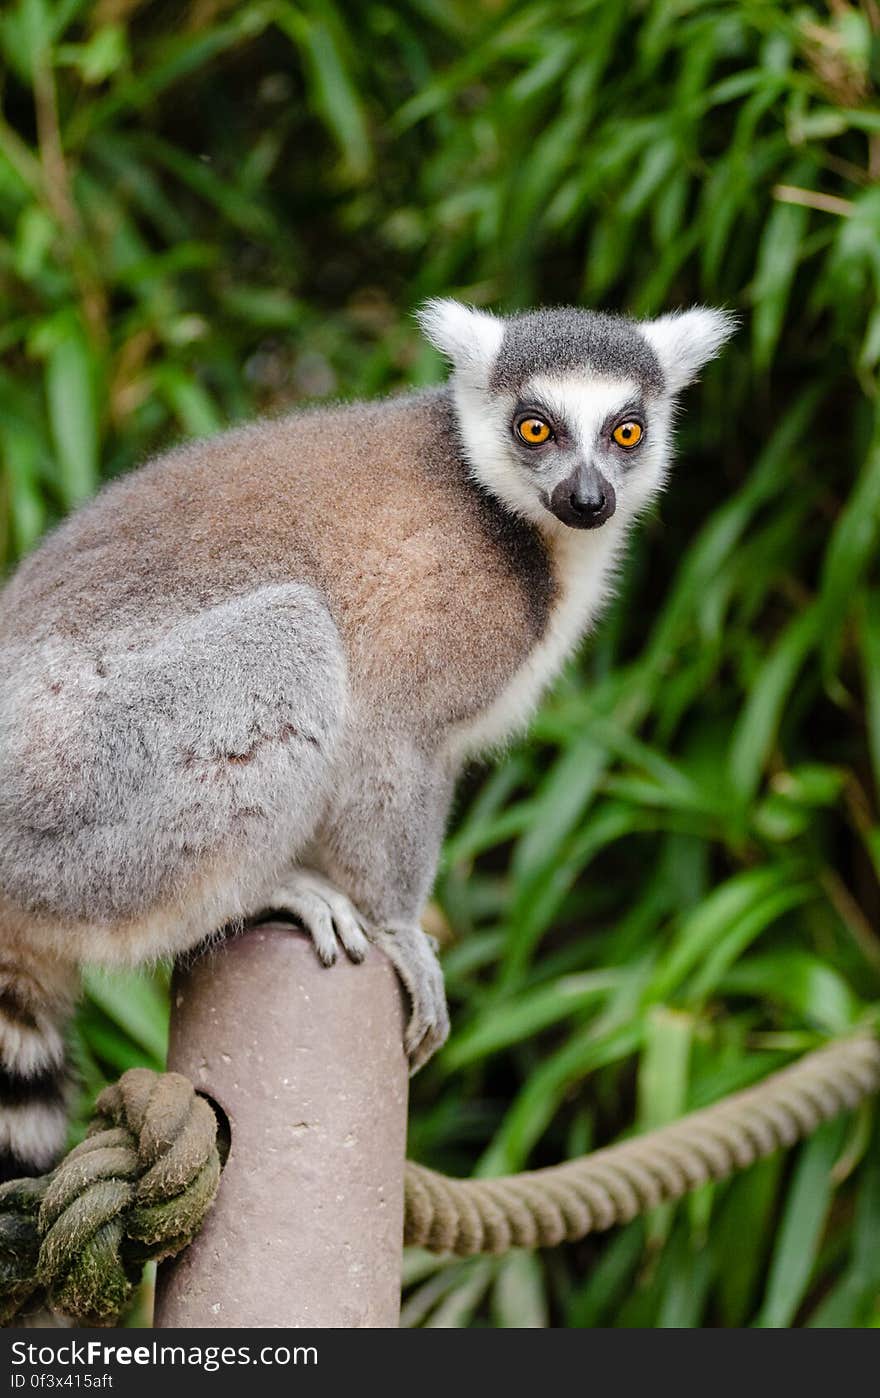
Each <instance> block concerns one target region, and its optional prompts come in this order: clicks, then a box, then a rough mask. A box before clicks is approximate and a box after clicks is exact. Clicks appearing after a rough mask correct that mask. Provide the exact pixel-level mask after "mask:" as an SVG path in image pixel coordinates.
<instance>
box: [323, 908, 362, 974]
mask: <svg viewBox="0 0 880 1398" xmlns="http://www.w3.org/2000/svg"><path fill="white" fill-rule="evenodd" d="M325 896H326V899H327V903H328V906H329V908H330V913H331V915H332V918H333V925H334V927H335V928H336V935H337V937H338V938H339V940H340V942H341V943H342V945H343V947H344V948H345V950H346V952H347V954H348V956H349V958H350V959H351V960H352V961H355V962H360V961H363V959H364V957H365V956H366V954H367V948H368V947H369V945H370V944H369V942H368V941H367V937H366V933H365V932H364V931H363V929H362V928H361V925H360V923H359V922H358V919H357V915H356V913H355V910H354V908H353V906H352V904H351V903H350V902H349V901H348V899H347V898H346V897H345V895H344V894H341V893H339V894H337V893H333V894H331V893H327V894H326V895H325Z"/></svg>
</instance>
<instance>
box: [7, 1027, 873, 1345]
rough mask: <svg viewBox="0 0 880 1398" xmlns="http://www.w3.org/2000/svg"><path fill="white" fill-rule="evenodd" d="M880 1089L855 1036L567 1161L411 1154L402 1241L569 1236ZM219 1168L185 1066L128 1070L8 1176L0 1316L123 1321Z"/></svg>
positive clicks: (196, 1216)
mask: <svg viewBox="0 0 880 1398" xmlns="http://www.w3.org/2000/svg"><path fill="white" fill-rule="evenodd" d="M878 1089H880V1041H878V1040H877V1039H876V1038H875V1037H874V1036H873V1035H872V1034H868V1033H860V1034H857V1035H854V1036H852V1037H850V1038H847V1039H841V1040H839V1041H838V1042H837V1043H833V1044H831V1045H829V1046H828V1047H827V1048H824V1049H820V1050H818V1051H817V1052H815V1053H811V1054H808V1055H807V1056H806V1057H805V1058H803V1059H801V1060H800V1062H798V1063H796V1064H794V1065H793V1066H792V1067H790V1068H786V1069H784V1070H783V1071H782V1072H780V1073H774V1074H773V1075H772V1076H771V1077H769V1078H766V1079H765V1081H764V1082H762V1083H760V1084H759V1085H758V1086H757V1087H752V1088H749V1089H748V1090H747V1091H745V1092H739V1093H736V1094H735V1095H734V1096H731V1097H726V1098H725V1099H724V1100H723V1101H721V1102H718V1103H716V1104H715V1106H712V1107H708V1108H707V1109H706V1110H705V1111H700V1112H693V1113H691V1115H690V1116H686V1117H683V1118H682V1119H681V1120H680V1121H676V1122H673V1123H672V1124H671V1125H669V1126H664V1127H662V1128H661V1129H660V1130H659V1131H651V1132H648V1133H647V1134H646V1135H644V1136H639V1137H637V1138H635V1139H633V1140H630V1141H626V1142H624V1143H623V1144H621V1145H616V1146H610V1147H608V1148H607V1149H605V1150H599V1151H595V1152H594V1153H593V1154H592V1155H587V1156H584V1157H583V1158H582V1159H580V1160H572V1161H569V1162H568V1163H566V1164H564V1165H556V1166H552V1167H550V1168H549V1169H546V1170H534V1171H531V1172H529V1173H526V1174H521V1175H511V1176H508V1177H506V1178H502V1179H473V1180H454V1179H450V1178H448V1177H447V1176H445V1175H438V1174H436V1173H435V1172H434V1171H433V1170H426V1169H425V1168H424V1167H423V1166H421V1165H414V1164H412V1163H411V1162H409V1163H408V1164H407V1167H406V1177H405V1183H406V1219H405V1230H404V1232H405V1241H406V1242H407V1243H416V1244H420V1245H421V1246H423V1247H427V1248H430V1249H432V1250H433V1251H435V1252H453V1253H457V1254H458V1255H459V1256H469V1255H471V1254H473V1253H478V1252H486V1253H500V1252H506V1251H507V1250H508V1249H509V1248H514V1247H522V1248H536V1247H553V1246H555V1245H556V1244H557V1243H561V1242H564V1241H569V1242H573V1241H576V1240H577V1239H578V1238H583V1237H585V1236H586V1235H587V1234H588V1233H591V1232H594V1231H597V1230H599V1229H604V1228H610V1227H612V1226H613V1225H614V1224H617V1223H626V1222H628V1221H629V1220H630V1219H631V1218H634V1217H635V1215H636V1214H638V1213H641V1212H643V1211H644V1210H646V1209H650V1208H653V1207H654V1206H655V1205H657V1204H660V1203H663V1202H664V1201H665V1200H670V1199H677V1198H679V1197H680V1196H681V1195H682V1194H686V1193H687V1192H688V1191H689V1190H692V1189H696V1188H697V1187H698V1186H699V1185H701V1184H704V1183H706V1182H707V1181H708V1180H720V1179H723V1178H725V1177H726V1176H727V1175H730V1174H733V1172H734V1171H735V1170H741V1169H744V1168H745V1167H746V1166H747V1165H751V1164H753V1163H754V1161H756V1160H759V1159H761V1158H762V1157H763V1156H766V1155H770V1154H771V1153H772V1152H773V1151H776V1150H779V1149H780V1148H781V1147H783V1146H790V1145H793V1144H794V1142H795V1141H797V1140H799V1139H800V1138H801V1137H803V1136H807V1135H809V1134H810V1133H811V1132H812V1131H815V1130H816V1128H817V1127H818V1126H819V1125H821V1123H822V1122H824V1121H828V1120H830V1118H831V1117H834V1116H836V1115H837V1114H838V1113H839V1112H842V1111H846V1110H849V1109H851V1108H853V1107H856V1106H857V1105H858V1104H859V1103H860V1102H861V1101H863V1100H864V1098H866V1097H867V1096H869V1094H871V1093H872V1092H876V1091H877V1090H878ZM219 1178H220V1161H219V1158H218V1154H217V1146H216V1120H215V1117H214V1113H213V1112H212V1110H211V1108H210V1106H209V1105H208V1103H207V1102H205V1101H204V1100H203V1099H202V1098H200V1097H198V1096H197V1095H196V1093H195V1091H194V1089H193V1086H192V1084H191V1083H190V1082H188V1081H187V1079H186V1078H183V1077H181V1076H180V1075H179V1074H178V1073H152V1072H150V1071H148V1070H147V1069H146V1068H133V1069H131V1070H130V1071H129V1072H127V1073H125V1074H124V1075H123V1077H121V1078H120V1080H119V1082H118V1083H116V1084H115V1085H114V1086H113V1087H109V1088H107V1089H106V1091H105V1092H103V1093H102V1094H101V1096H100V1097H99V1098H98V1102H97V1106H96V1116H95V1120H94V1121H93V1123H92V1125H91V1127H90V1130H89V1134H88V1136H87V1137H86V1139H85V1140H84V1141H83V1142H82V1144H81V1145H79V1146H77V1147H76V1149H75V1150H72V1151H71V1152H70V1154H69V1155H68V1156H67V1157H66V1159H64V1160H63V1161H62V1162H61V1164H60V1165H59V1166H58V1167H57V1169H55V1170H53V1171H52V1173H51V1174H49V1175H45V1176H43V1177H42V1178H40V1179H33V1180H13V1181H11V1182H10V1183H9V1184H6V1185H2V1186H0V1322H2V1323H4V1324H5V1323H8V1322H9V1321H10V1320H11V1319H12V1318H13V1317H14V1316H16V1315H18V1314H20V1313H21V1312H22V1310H34V1309H37V1308H39V1306H40V1305H43V1304H48V1305H50V1306H52V1307H54V1308H55V1309H57V1310H59V1311H62V1312H64V1313H65V1314H66V1315H69V1316H71V1317H72V1318H73V1319H74V1320H76V1321H78V1322H79V1323H80V1324H82V1325H95V1324H99V1325H100V1324H108V1323H112V1322H113V1321H114V1320H115V1319H116V1318H117V1317H118V1315H119V1314H120V1312H121V1311H122V1310H124V1308H125V1305H126V1304H127V1302H128V1300H129V1298H130V1295H131V1290H132V1286H133V1285H134V1283H135V1282H136V1281H137V1279H138V1277H139V1275H140V1271H141V1268H142V1266H143V1263H144V1262H145V1261H146V1260H147V1259H149V1258H157V1259H158V1258H163V1257H168V1256H171V1255H173V1254H174V1253H177V1252H179V1251H180V1250H181V1249H182V1248H184V1247H185V1246H186V1245H187V1243H189V1242H190V1241H191V1240H192V1239H193V1238H194V1237H195V1235H196V1234H197V1233H198V1231H199V1229H200V1227H201V1225H202V1221H203V1219H204V1217H205V1214H206V1213H207V1211H208V1209H209V1208H210V1206H211V1203H212V1202H213V1199H214V1195H215V1193H216V1190H217V1184H218V1181H219Z"/></svg>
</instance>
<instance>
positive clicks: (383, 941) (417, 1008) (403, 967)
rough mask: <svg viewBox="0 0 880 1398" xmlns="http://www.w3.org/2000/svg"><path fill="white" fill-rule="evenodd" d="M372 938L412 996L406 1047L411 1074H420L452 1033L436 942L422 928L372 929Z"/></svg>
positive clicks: (405, 1041)
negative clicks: (380, 930)
mask: <svg viewBox="0 0 880 1398" xmlns="http://www.w3.org/2000/svg"><path fill="white" fill-rule="evenodd" d="M370 940H371V941H372V942H375V944H376V946H378V947H380V948H381V950H382V951H384V952H385V955H386V956H387V957H388V960H389V961H390V962H391V964H392V966H393V967H394V969H395V971H396V972H397V974H398V976H399V977H400V979H401V981H402V982H403V986H404V989H405V990H406V993H407V995H408V996H409V999H410V1005H411V1011H410V1018H409V1022H408V1024H407V1026H406V1032H405V1035H404V1048H405V1050H406V1055H407V1057H408V1058H409V1064H410V1073H417V1072H418V1070H419V1069H420V1068H422V1067H424V1065H425V1064H426V1063H427V1061H428V1059H429V1058H431V1057H432V1055H433V1054H435V1053H436V1052H437V1050H438V1049H439V1048H440V1047H441V1046H442V1045H443V1044H444V1043H445V1042H446V1039H447V1037H448V1035H449V1011H448V1010H447V1008H446V991H445V988H444V985H443V972H442V970H441V969H440V963H439V961H438V960H437V954H436V950H435V948H436V943H435V941H434V938H433V937H428V936H427V935H426V933H424V932H423V931H422V929H421V928H420V927H403V928H398V929H396V930H393V929H388V930H385V931H382V932H373V933H371V935H370Z"/></svg>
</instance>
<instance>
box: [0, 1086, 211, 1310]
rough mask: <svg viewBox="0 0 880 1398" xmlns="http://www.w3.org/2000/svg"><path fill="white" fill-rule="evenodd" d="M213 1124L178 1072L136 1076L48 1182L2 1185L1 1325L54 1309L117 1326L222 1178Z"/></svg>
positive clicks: (109, 1095)
mask: <svg viewBox="0 0 880 1398" xmlns="http://www.w3.org/2000/svg"><path fill="white" fill-rule="evenodd" d="M216 1135H217V1122H216V1118H215V1116H214V1113H213V1111H212V1110H211V1108H210V1106H209V1105H208V1103H207V1102H206V1101H204V1100H203V1099H202V1098H201V1097H198V1096H197V1095H196V1093H195V1091H194V1089H193V1085H192V1083H191V1082H189V1081H188V1080H187V1079H186V1078H184V1077H181V1075H180V1074H179V1073H153V1072H150V1070H149V1069H147V1068H132V1069H130V1070H129V1071H128V1072H127V1073H125V1074H123V1076H122V1077H121V1078H120V1079H119V1082H117V1083H114V1084H113V1086H112V1087H108V1088H106V1089H105V1091H104V1092H102V1093H101V1095H100V1097H99V1098H98V1101H97V1103H96V1105H95V1117H94V1120H93V1121H92V1124H91V1126H90V1128H89V1133H88V1135H87V1137H86V1139H85V1140H84V1141H83V1142H81V1144H80V1145H78V1146H76V1147H75V1149H74V1150H72V1151H71V1152H70V1154H69V1155H68V1156H66V1157H65V1159H64V1160H62V1162H61V1164H60V1165H59V1166H58V1167H57V1169H55V1170H53V1171H52V1172H51V1174H48V1175H43V1176H42V1177H41V1178H38V1179H25V1180H11V1181H10V1182H9V1183H8V1184H4V1185H0V1322H2V1323H3V1324H6V1323H7V1322H8V1321H9V1320H11V1319H12V1318H13V1317H14V1316H15V1315H17V1314H19V1313H20V1312H21V1311H22V1310H23V1309H25V1308H26V1309H29V1310H36V1309H39V1308H40V1306H41V1305H49V1306H52V1307H53V1308H55V1309H56V1310H59V1311H62V1312H64V1314H66V1315H69V1316H72V1317H74V1318H75V1319H76V1320H77V1321H78V1322H79V1323H80V1324H83V1325H106V1324H108V1323H112V1321H113V1320H115V1319H116V1318H117V1317H118V1315H119V1313H120V1312H121V1311H122V1310H123V1309H124V1307H125V1305H126V1303H127V1301H128V1299H129V1297H130V1295H131V1291H132V1287H133V1285H134V1283H135V1282H136V1281H137V1280H138V1279H139V1277H140V1274H141V1270H142V1268H143V1264H144V1262H146V1261H148V1260H149V1259H151V1258H152V1259H160V1258H163V1257H169V1256H171V1255H172V1254H174V1253H176V1252H180V1250H181V1249H182V1248H184V1247H186V1245H187V1243H189V1242H191V1241H192V1239H193V1238H194V1237H195V1236H196V1234H197V1233H198V1231H199V1229H200V1228H201V1226H202V1221H203V1219H204V1217H205V1214H206V1213H207V1211H208V1209H209V1208H210V1207H211V1204H212V1203H213V1201H214V1195H215V1194H216V1192H217V1185H218V1182H219V1179H220V1159H219V1156H218V1153H217V1144H216Z"/></svg>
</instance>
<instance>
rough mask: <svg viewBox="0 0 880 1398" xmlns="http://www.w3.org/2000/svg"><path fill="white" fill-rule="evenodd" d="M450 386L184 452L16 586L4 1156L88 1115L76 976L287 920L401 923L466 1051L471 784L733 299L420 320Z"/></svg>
mask: <svg viewBox="0 0 880 1398" xmlns="http://www.w3.org/2000/svg"><path fill="white" fill-rule="evenodd" d="M421 323H422V325H423V327H424V330H425V331H426V333H427V335H428V337H429V338H430V340H431V341H433V343H434V345H435V346H437V347H438V348H439V349H440V350H441V351H442V352H443V353H444V354H445V355H446V356H447V357H448V359H449V360H450V361H451V364H452V375H451V379H450V381H449V383H448V384H447V385H445V386H443V387H440V388H436V389H430V390H427V391H421V392H413V393H405V394H403V395H401V396H399V397H394V398H390V399H385V400H383V401H380V402H372V403H354V404H350V405H346V406H334V407H329V408H318V409H316V410H311V411H305V412H298V413H295V414H294V415H293V416H289V417H285V418H283V419H281V420H279V421H270V422H262V423H259V424H257V425H255V426H250V427H245V428H239V429H235V430H233V431H230V432H227V433H226V434H225V435H223V436H220V437H216V438H213V439H212V440H210V441H208V442H199V443H195V444H189V445H185V446H181V447H179V448H177V449H176V450H174V451H172V452H170V453H169V454H168V455H166V456H163V457H161V458H160V459H158V460H155V461H152V462H150V463H149V464H147V465H146V466H144V467H142V468H141V469H140V470H137V471H135V472H134V473H132V474H131V475H129V476H128V477H126V478H124V479H122V480H120V481H118V482H116V483H115V484H112V485H110V486H109V487H108V488H107V489H105V490H104V491H103V492H102V493H101V494H100V495H99V496H98V497H97V499H95V500H94V501H93V502H92V503H91V504H90V505H88V506H87V507H86V508H84V509H82V510H81V511H80V512H79V513H77V514H75V515H73V517H72V518H70V519H69V520H67V521H66V522H65V523H64V524H62V525H61V527H60V528H58V529H57V530H56V531H55V532H54V533H53V534H51V535H50V536H49V537H48V538H47V539H46V540H45V541H44V542H43V544H42V545H41V546H40V547H39V548H38V549H37V551H36V552H35V553H34V554H33V555H32V556H31V557H30V558H28V559H26V560H25V562H24V563H23V564H22V565H21V567H20V568H19V570H18V572H17V574H16V575H15V576H14V577H13V579H12V581H11V582H10V583H9V584H8V586H7V587H6V589H5V591H4V592H3V593H2V596H0V1167H2V1172H3V1173H4V1174H6V1175H10V1174H21V1173H24V1172H27V1171H31V1172H32V1171H36V1170H40V1169H42V1168H44V1167H46V1166H47V1165H48V1164H49V1163H50V1162H51V1161H52V1159H53V1157H54V1156H55V1155H56V1153H57V1152H58V1150H59V1149H60V1147H61V1145H62V1143H63V1140H64V1134H65V1110H64V1096H65V1091H64V1080H65V1079H64V1070H63V1030H64V1023H65V1020H66V1017H67V1015H68V1013H69V1009H70V1005H71V1003H72V1000H73V996H74V990H75V983H76V974H75V968H76V966H77V963H79V962H82V961H91V962H104V963H116V964H120V963H121V964H133V963H138V962H143V961H145V960H149V959H152V958H156V957H162V956H167V955H174V954H175V953H178V952H182V951H184V950H186V949H187V948H190V947H192V946H194V945H195V944H197V943H198V942H199V941H200V940H202V939H203V938H204V936H205V934H206V932H208V931H209V930H210V929H211V928H214V927H221V926H227V925H229V924H230V923H235V922H237V921H240V920H241V919H244V918H248V917H251V916H253V915H256V914H259V913H261V912H263V911H267V910H270V909H279V910H281V909H283V910H287V911H288V912H290V913H292V914H293V915H294V916H295V917H296V918H297V919H298V920H300V921H301V922H302V923H303V924H304V926H305V927H306V928H307V930H308V931H309V932H310V933H311V936H312V938H313V940H314V944H315V947H316V949H317V952H318V955H319V956H320V958H321V960H322V961H324V962H326V963H328V964H329V963H330V962H332V961H333V960H334V958H335V957H336V954H337V947H338V945H339V944H341V946H342V947H343V948H344V950H345V951H346V952H347V954H348V955H349V956H350V957H351V958H352V959H353V960H355V961H357V960H359V959H361V958H362V956H363V955H364V952H365V949H366V946H367V942H368V941H375V942H377V943H379V944H380V945H381V946H382V947H383V948H384V949H385V950H386V952H387V953H388V955H389V957H390V958H391V960H392V962H393V964H394V965H395V966H396V968H397V970H398V972H399V974H400V976H401V979H402V980H403V983H404V985H405V987H406V989H407V991H408V993H409V998H410V1000H411V1004H412V1010H411V1018H410V1020H409V1025H408V1028H407V1032H406V1050H407V1053H408V1054H409V1057H410V1060H411V1063H412V1066H413V1068H415V1067H418V1066H419V1065H420V1064H421V1063H423V1062H424V1061H425V1060H426V1059H427V1058H428V1057H429V1056H430V1054H431V1053H432V1052H433V1051H434V1050H435V1049H436V1048H437V1047H438V1045H439V1044H441V1043H442V1042H443V1039H444V1038H445V1036H446V1033H447V1024H448V1022H447V1014H446V1005H445V997H444V992H443V980H442V974H441V971H440V968H439V965H438V962H437V959H436V957H435V954H434V951H433V948H432V944H431V943H430V942H429V940H428V938H427V937H426V936H425V935H424V933H423V932H422V931H421V930H420V928H419V919H420V914H421V912H422V908H423V905H424V902H425V900H426V898H427V896H428V894H429V891H430V888H431V883H432V880H433V877H434V871H435V865H436V860H437V855H438V850H439V847H440V841H441V837H442V834H443V828H444V822H445V819H446V815H447V810H448V807H449V804H450V798H451V793H452V788H453V782H454V780H455V777H456V775H457V773H458V771H459V769H460V767H461V765H462V763H463V761H464V759H465V757H466V756H467V754H469V753H471V752H473V751H475V750H479V749H485V748H486V747H488V746H491V745H492V744H496V743H498V742H499V741H500V740H502V739H503V738H505V737H506V736H507V735H509V734H510V733H512V732H513V731H514V730H516V729H517V728H518V727H520V726H521V725H522V724H523V723H524V722H525V720H526V719H527V717H528V715H529V714H530V713H531V711H532V709H533V708H534V706H535V703H536V701H537V699H538V697H539V695H540V694H541V692H542V690H543V689H544V688H545V686H546V685H547V684H548V682H549V681H550V680H551V679H552V678H553V676H554V675H555V674H556V672H557V671H558V669H559V667H560V665H561V664H562V662H563V660H564V659H565V657H566V656H567V655H568V654H569V653H570V652H571V651H572V649H573V648H574V646H575V645H576V643H577V641H578V640H579V638H580V637H581V636H582V635H583V633H584V632H585V631H586V629H587V627H588V626H589V625H590V623H591V621H592V620H593V618H594V617H595V615H596V612H597V610H598V608H599V607H600V605H601V603H602V601H603V598H604V597H605V595H606V593H607V591H608V589H609V586H610V580H611V578H612V575H613V571H614V564H615V560H616V559H617V558H618V556H619V554H620V551H621V548H622V546H623V543H624V540H625V538H626V535H627V531H628V530H629V527H630V525H631V524H632V522H633V520H634V519H635V518H636V516H637V515H638V514H639V512H640V511H642V510H644V508H645V506H646V505H647V504H648V503H649V502H650V501H651V500H652V499H653V498H654V497H655V496H656V495H657V493H658V491H659V490H660V488H661V486H662V484H663V481H664V477H665V474H666V470H667V466H668V464H669V459H670V451H671V437H672V433H671V425H670V424H671V418H672V413H673V407H674V402H675V398H676V395H677V394H678V392H679V390H680V389H681V388H682V387H683V385H684V384H686V383H688V382H689V381H690V380H691V379H692V378H694V376H695V375H696V373H697V371H698V369H699V368H700V366H701V365H702V364H703V363H704V361H706V360H707V359H709V358H710V357H711V356H712V355H714V354H715V353H716V351H717V350H718V349H719V347H720V346H721V344H722V343H723V341H724V340H725V339H726V337H727V336H728V335H729V334H730V332H731V329H732V322H731V320H730V318H729V317H728V316H726V315H725V314H724V313H723V312H720V311H714V310H703V309H695V310H691V311H687V312H685V313H682V314H678V315H671V316H665V317H663V318H662V319H659V320H654V321H649V322H644V323H637V322H635V321H632V320H627V319H624V318H621V317H617V316H610V315H600V314H594V313H592V312H589V311H581V310H547V311H537V312H534V313H531V314H525V315H518V316H514V317H511V318H504V319H502V318H500V317H496V316H494V315H490V314H487V313H484V312H481V311H476V310H472V309H468V308H466V307H465V306H462V305H460V304H458V303H456V302H454V301H445V300H442V301H434V302H430V303H428V305H427V306H426V307H425V308H424V309H423V311H422V312H421Z"/></svg>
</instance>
